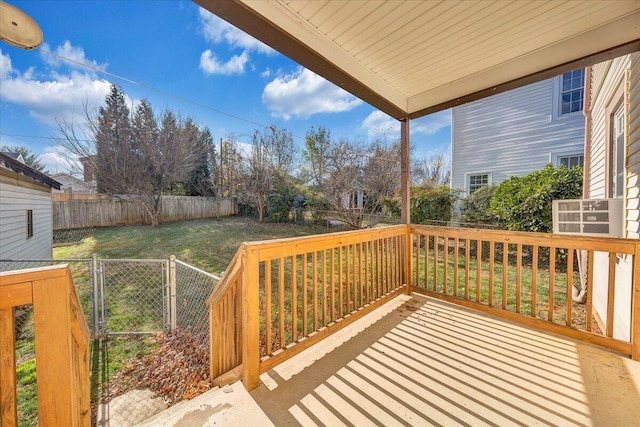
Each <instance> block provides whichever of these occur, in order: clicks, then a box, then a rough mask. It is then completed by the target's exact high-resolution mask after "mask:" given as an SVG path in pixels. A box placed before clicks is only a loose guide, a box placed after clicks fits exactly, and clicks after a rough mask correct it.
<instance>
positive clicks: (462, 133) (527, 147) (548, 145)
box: [451, 79, 584, 190]
mask: <svg viewBox="0 0 640 427" xmlns="http://www.w3.org/2000/svg"><path fill="white" fill-rule="evenodd" d="M553 85H554V80H553V79H548V80H544V81H541V82H538V83H534V84H532V85H529V86H525V87H522V88H519V89H514V90H512V91H508V92H505V93H501V94H498V95H494V96H491V97H489V98H484V99H481V100H478V101H475V102H471V103H469V104H466V105H463V106H460V107H455V108H453V109H452V144H451V150H452V155H451V157H452V160H451V169H452V177H451V185H452V187H453V188H458V189H463V190H466V187H467V183H466V176H467V174H469V173H475V172H490V173H491V176H492V182H494V183H500V182H501V181H503V180H505V179H507V178H509V177H511V176H522V175H527V174H529V173H531V172H532V171H534V170H538V169H542V168H543V167H544V166H545V165H546V164H547V163H549V162H550V160H551V155H552V154H555V155H557V154H567V153H572V154H581V153H583V151H584V116H583V115H582V114H581V113H573V114H570V115H563V116H560V117H555V118H554V117H553V103H554V102H555V101H556V100H554V90H553Z"/></svg>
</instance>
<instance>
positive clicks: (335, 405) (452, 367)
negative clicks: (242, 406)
mask: <svg viewBox="0 0 640 427" xmlns="http://www.w3.org/2000/svg"><path fill="white" fill-rule="evenodd" d="M397 299H398V300H399V298H397ZM392 303H393V301H392ZM396 304H397V302H396ZM381 310H382V309H381ZM371 314H372V315H375V314H376V313H375V312H374V313H371ZM354 327H357V325H354ZM360 328H363V330H362V332H360V333H352V334H351V338H350V339H349V340H348V341H347V342H346V343H344V344H342V345H341V346H339V347H338V348H336V349H335V350H333V351H330V352H329V353H328V354H326V355H325V356H321V355H322V352H319V351H318V349H317V348H316V346H314V347H311V348H310V349H308V350H306V351H305V352H303V353H301V354H300V355H299V356H296V357H294V358H293V359H291V360H289V361H287V362H285V363H283V364H282V365H280V366H278V367H276V368H274V369H272V370H271V371H269V372H267V375H268V376H267V377H263V380H264V379H265V378H268V381H267V383H268V385H269V387H267V385H265V384H264V383H263V384H261V385H260V387H258V388H257V389H255V390H253V391H252V392H251V394H252V396H253V398H254V399H255V400H256V401H257V402H258V404H259V405H260V406H261V408H262V409H263V410H264V411H265V413H266V414H267V415H268V416H269V417H270V419H271V420H272V421H273V422H274V424H275V425H296V424H302V425H306V424H308V423H310V422H313V423H316V424H318V425H322V424H325V425H333V424H334V423H335V422H336V420H338V421H340V423H344V424H346V425H350V424H352V425H363V422H364V424H371V425H406V424H409V425H435V424H444V425H482V424H485V425H486V424H497V425H514V424H520V425H535V424H552V425H576V426H590V425H630V424H629V423H633V422H635V421H637V420H638V419H640V405H638V404H637V402H639V401H640V363H639V362H635V361H632V360H630V359H629V358H627V357H625V356H622V355H620V354H618V353H615V352H612V351H608V350H605V349H602V348H600V347H597V346H594V345H590V344H586V343H581V342H579V341H576V340H573V339H570V338H564V337H561V336H558V335H555V334H551V333H546V332H543V331H539V330H537V329H534V328H530V327H527V326H523V325H518V324H516V323H513V322H509V321H505V320H501V319H498V318H496V317H494V316H491V315H489V314H485V313H480V312H477V311H473V310H469V309H466V308H463V307H460V306H456V305H453V304H450V303H447V302H443V301H438V300H435V299H431V298H428V297H423V296H418V295H415V294H414V296H413V297H412V298H411V299H408V300H407V301H406V302H403V303H401V304H400V305H399V306H397V307H395V308H392V309H391V310H387V312H386V314H385V315H383V316H380V314H379V313H378V315H377V320H374V321H373V323H372V324H371V325H370V326H368V327H365V326H362V325H360ZM345 329H346V328H345ZM319 345H325V346H326V345H329V344H327V343H321V344H319ZM305 353H307V354H305ZM305 357H306V358H307V359H306V360H304V358H305ZM309 358H311V359H314V358H315V359H318V360H317V361H315V363H313V364H311V366H308V365H309V364H310V362H309ZM299 366H308V367H306V368H305V369H304V370H302V371H300V372H298V371H299V369H297V370H296V367H299ZM634 420H635V421H634ZM365 421H367V422H365Z"/></svg>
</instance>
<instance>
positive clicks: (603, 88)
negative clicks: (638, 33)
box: [584, 52, 640, 340]
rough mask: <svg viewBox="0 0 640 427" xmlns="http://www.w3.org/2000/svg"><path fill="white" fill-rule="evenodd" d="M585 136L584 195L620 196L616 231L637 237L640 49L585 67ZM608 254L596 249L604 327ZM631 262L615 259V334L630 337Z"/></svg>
mask: <svg viewBox="0 0 640 427" xmlns="http://www.w3.org/2000/svg"><path fill="white" fill-rule="evenodd" d="M587 78H588V80H590V85H589V81H587V84H588V86H587V87H588V89H587V90H588V93H587V97H586V108H585V113H586V122H587V133H586V135H587V140H586V146H585V159H586V160H585V186H584V196H585V198H590V199H606V198H620V199H623V207H624V208H623V211H624V213H623V215H624V218H623V221H622V222H623V227H622V230H621V231H620V233H619V234H621V237H625V238H629V239H639V238H640V126H639V125H638V123H640V53H638V52H636V53H633V54H630V55H626V56H622V57H619V58H615V59H613V60H610V61H605V62H602V63H600V64H597V65H594V66H592V67H591V68H590V69H588V70H587ZM608 265H609V262H608V254H605V253H596V254H595V262H594V266H595V268H596V272H595V275H594V276H595V277H594V289H593V306H594V313H595V314H596V317H597V319H598V323H599V324H600V326H601V327H602V328H604V327H605V326H606V319H607V316H606V307H607V305H606V304H607V289H608V286H607V285H608V274H607V273H608ZM631 274H632V264H631V260H630V259H629V258H628V257H620V256H619V257H617V258H616V286H615V296H614V298H615V301H614V316H615V317H614V319H615V320H614V331H613V336H614V338H619V339H623V340H628V339H629V336H630V320H631V319H630V318H629V317H630V314H629V313H630V308H631V300H630V295H631V278H632V276H631Z"/></svg>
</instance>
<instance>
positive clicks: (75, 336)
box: [0, 265, 91, 427]
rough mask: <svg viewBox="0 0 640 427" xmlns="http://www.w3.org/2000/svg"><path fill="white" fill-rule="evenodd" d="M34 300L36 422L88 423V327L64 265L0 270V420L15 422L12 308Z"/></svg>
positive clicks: (69, 424) (7, 424)
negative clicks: (37, 420) (9, 270)
mask: <svg viewBox="0 0 640 427" xmlns="http://www.w3.org/2000/svg"><path fill="white" fill-rule="evenodd" d="M25 304H32V305H33V316H34V330H35V355H36V359H37V364H36V381H37V393H38V419H39V422H40V425H44V426H48V425H67V426H88V425H89V424H90V421H91V414H90V412H89V347H88V345H89V328H88V326H87V323H86V321H85V318H84V314H83V312H82V308H81V306H80V302H79V300H78V297H77V295H76V292H75V287H74V286H73V280H72V278H71V273H70V271H69V268H68V267H67V266H66V265H62V266H55V267H43V268H36V269H29V270H18V271H12V272H5V273H0V390H1V395H0V419H1V420H2V423H1V424H2V426H7V427H9V426H15V425H18V419H17V406H16V354H15V320H14V307H17V306H20V305H25Z"/></svg>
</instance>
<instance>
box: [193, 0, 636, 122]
mask: <svg viewBox="0 0 640 427" xmlns="http://www.w3.org/2000/svg"><path fill="white" fill-rule="evenodd" d="M195 1H196V2H197V3H198V4H200V5H202V6H203V7H204V8H206V9H207V10H209V11H211V12H213V13H215V14H216V15H218V16H220V17H221V18H223V19H225V20H227V21H228V22H230V23H231V24H233V25H235V26H236V27H238V28H240V29H241V30H243V31H245V32H247V33H248V34H250V35H252V36H253V37H255V38H257V39H259V40H261V41H262V42H264V43H266V44H267V45H269V46H271V47H273V48H274V49H276V50H278V51H279V52H281V53H283V54H284V55H287V56H289V57H290V58H291V59H293V60H295V61H297V62H298V63H300V64H301V65H303V66H305V67H307V68H308V69H310V70H312V71H314V72H315V73H317V74H319V75H321V76H323V77H325V78H326V79H327V80H329V81H331V82H333V83H335V84H336V85H338V86H340V87H342V88H344V89H345V90H347V91H349V92H351V93H352V94H354V95H356V96H357V97H359V98H361V99H363V100H365V101H367V102H368V103H370V104H371V105H373V106H375V107H377V108H378V109H380V110H382V111H384V112H385V113H387V114H389V115H390V116H392V117H395V118H398V119H401V118H404V117H409V118H416V117H420V116H423V115H426V114H430V113H433V112H436V111H439V110H443V109H446V108H450V107H452V106H455V105H459V104H461V103H464V102H469V101H472V100H475V99H479V98H482V97H485V96H489V95H492V94H495V93H498V92H502V91H505V90H508V89H512V88H515V87H519V86H523V85H525V84H529V83H533V82H535V81H538V80H542V79H545V78H548V77H552V76H553V75H557V74H560V73H563V72H566V71H569V70H571V69H576V68H581V67H585V66H587V65H591V64H594V63H597V62H601V61H603V60H606V59H610V58H613V57H616V56H620V55H623V54H626V53H629V52H633V51H637V50H640V1H638V0H610V1H606V2H599V1H573V0H572V1H561V0H538V1H530V0H522V1H501V0H499V1H488V0H476V1H453V0H445V1H437V0H418V1H399V0H394V1H384V0H379V1H376V0H369V1H338V0H268V1H265V0H259V1H256V0H226V1H220V0H195Z"/></svg>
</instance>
